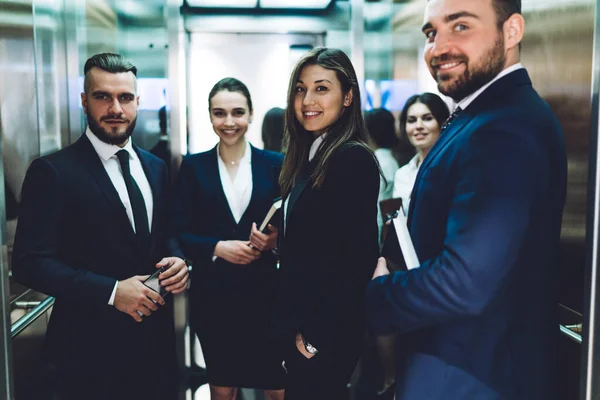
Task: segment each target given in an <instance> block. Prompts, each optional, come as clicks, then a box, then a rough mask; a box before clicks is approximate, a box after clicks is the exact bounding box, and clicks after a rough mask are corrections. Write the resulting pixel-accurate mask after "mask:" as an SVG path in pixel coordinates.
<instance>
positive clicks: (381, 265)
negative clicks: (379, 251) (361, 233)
mask: <svg viewBox="0 0 600 400" xmlns="http://www.w3.org/2000/svg"><path fill="white" fill-rule="evenodd" d="M389 274H390V271H389V270H388V268H387V263H386V262H385V258H383V257H379V260H377V267H376V268H375V272H374V273H373V278H371V280H373V279H375V278H379V277H380V276H383V275H389Z"/></svg>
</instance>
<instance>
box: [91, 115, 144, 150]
mask: <svg viewBox="0 0 600 400" xmlns="http://www.w3.org/2000/svg"><path fill="white" fill-rule="evenodd" d="M86 116H87V121H88V127H89V128H90V131H92V133H93V134H94V135H96V137H97V138H98V139H100V140H101V141H103V142H104V143H108V144H114V145H117V146H119V145H121V144H123V143H125V141H126V140H127V139H129V138H130V137H131V134H132V133H133V130H134V129H135V123H136V122H137V116H136V117H135V118H134V119H133V120H132V121H131V123H130V124H129V126H128V127H127V129H126V130H125V132H124V133H123V134H121V135H118V136H114V135H112V134H111V133H109V132H108V131H107V130H106V129H104V128H102V127H101V126H100V124H99V123H98V121H96V120H95V119H94V117H92V116H91V115H90V114H87V115H86Z"/></svg>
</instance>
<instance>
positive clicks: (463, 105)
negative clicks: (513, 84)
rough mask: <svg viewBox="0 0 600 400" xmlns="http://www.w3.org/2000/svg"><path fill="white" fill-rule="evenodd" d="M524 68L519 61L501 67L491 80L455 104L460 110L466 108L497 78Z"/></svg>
mask: <svg viewBox="0 0 600 400" xmlns="http://www.w3.org/2000/svg"><path fill="white" fill-rule="evenodd" d="M521 68H524V67H523V64H521V63H517V64H514V65H511V66H510V67H508V68H506V69H503V70H502V71H501V72H500V73H499V74H498V75H496V77H495V78H494V79H492V80H491V81H489V82H488V83H486V84H485V85H483V86H482V87H480V88H479V89H478V90H477V91H475V92H473V93H471V94H470V95H468V96H467V97H465V98H464V99H462V100H461V101H459V102H458V104H457V106H458V107H460V108H461V109H462V110H464V109H465V108H467V107H468V106H469V104H471V103H472V102H473V101H474V100H475V99H476V98H477V97H478V96H479V95H480V94H481V93H483V92H484V91H485V89H487V88H488V87H490V85H491V84H492V83H494V82H496V81H497V80H498V79H500V78H502V77H503V76H506V75H508V74H510V73H511V72H514V71H516V70H518V69H521Z"/></svg>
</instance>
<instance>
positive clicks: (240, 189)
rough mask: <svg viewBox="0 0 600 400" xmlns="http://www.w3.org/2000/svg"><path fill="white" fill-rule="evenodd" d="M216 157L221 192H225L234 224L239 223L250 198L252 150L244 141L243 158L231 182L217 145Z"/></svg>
mask: <svg viewBox="0 0 600 400" xmlns="http://www.w3.org/2000/svg"><path fill="white" fill-rule="evenodd" d="M217 155H218V163H219V175H220V176H221V185H223V192H225V197H226V198H227V203H229V208H230V209H231V214H233V218H234V219H235V222H236V223H239V222H240V220H241V219H242V215H244V212H245V211H246V209H247V208H248V205H249V204H250V198H251V197H252V149H251V148H250V143H248V141H246V150H244V156H243V157H242V158H241V159H240V165H239V167H238V171H237V174H236V176H235V179H233V180H232V179H231V176H230V175H229V172H227V165H225V161H223V159H222V158H221V154H220V153H219V147H218V145H217Z"/></svg>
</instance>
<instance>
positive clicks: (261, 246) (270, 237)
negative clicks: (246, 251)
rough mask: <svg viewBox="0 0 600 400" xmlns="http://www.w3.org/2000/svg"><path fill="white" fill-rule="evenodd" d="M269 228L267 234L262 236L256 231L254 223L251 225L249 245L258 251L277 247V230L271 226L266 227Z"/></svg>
mask: <svg viewBox="0 0 600 400" xmlns="http://www.w3.org/2000/svg"><path fill="white" fill-rule="evenodd" d="M267 226H268V227H269V233H268V234H264V233H262V232H261V231H259V230H258V228H257V226H256V223H253V224H252V231H251V232H250V243H251V244H252V246H253V247H254V248H256V249H258V250H260V251H266V250H272V249H274V248H275V247H277V232H278V230H277V228H275V227H274V226H273V225H271V224H269V225H267Z"/></svg>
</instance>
